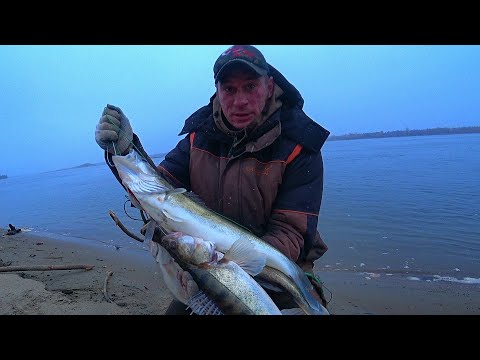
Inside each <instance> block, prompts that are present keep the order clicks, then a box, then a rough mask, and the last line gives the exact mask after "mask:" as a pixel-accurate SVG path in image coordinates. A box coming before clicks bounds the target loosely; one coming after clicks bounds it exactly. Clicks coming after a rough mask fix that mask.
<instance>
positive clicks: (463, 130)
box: [328, 126, 480, 141]
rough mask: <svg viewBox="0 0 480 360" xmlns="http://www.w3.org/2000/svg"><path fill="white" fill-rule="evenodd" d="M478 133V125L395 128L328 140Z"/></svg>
mask: <svg viewBox="0 0 480 360" xmlns="http://www.w3.org/2000/svg"><path fill="white" fill-rule="evenodd" d="M476 133H480V126H467V127H458V128H433V129H423V130H410V129H405V130H395V131H377V132H371V133H362V134H357V133H353V134H346V135H331V136H330V137H329V138H328V140H330V141H338V140H357V139H378V138H388V137H405V136H428V135H454V134H476Z"/></svg>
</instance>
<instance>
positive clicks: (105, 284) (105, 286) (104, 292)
mask: <svg viewBox="0 0 480 360" xmlns="http://www.w3.org/2000/svg"><path fill="white" fill-rule="evenodd" d="M112 275H113V272H112V271H108V272H107V277H106V278H105V281H104V282H103V296H105V299H107V301H108V302H111V303H112V304H114V302H113V300H112V299H110V297H109V296H108V293H107V284H108V279H110V276H112Z"/></svg>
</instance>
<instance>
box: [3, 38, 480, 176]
mask: <svg viewBox="0 0 480 360" xmlns="http://www.w3.org/2000/svg"><path fill="white" fill-rule="evenodd" d="M256 46H257V47H258V48H259V49H260V50H261V51H262V52H263V54H264V55H265V57H266V59H267V61H268V62H269V63H271V64H272V65H273V66H275V67H276V68H277V69H278V70H280V71H281V72H282V73H283V74H284V75H285V77H286V78H287V79H288V80H289V81H290V82H292V83H293V84H294V85H295V87H297V89H298V90H299V91H300V93H301V94H302V96H303V98H304V99H305V106H304V110H305V112H306V113H307V114H308V115H309V116H310V117H312V118H313V119H314V120H315V121H317V122H318V123H320V124H321V125H323V126H324V127H325V128H327V129H328V130H330V132H331V133H332V134H334V135H341V134H346V133H354V132H357V133H358V132H372V131H380V130H384V131H388V130H401V129H405V128H409V129H424V128H432V127H458V126H473V125H477V126H478V125H480V66H479V64H480V46H476V45H475V46H473V45H467V46H460V45H452V46H447V45H435V46H424V45H411V46H403V45H401V46H400V45H391V46H390V45H372V46H365V45H348V46H343V45H342V46H337V45H328V46H327V45H325V46H323V45H322V46H320V45H319V46H313V45H306V46H303V45H302V46H300V45H275V46H273V45H268V46H263V45H256ZM228 47H229V45H195V46H187V45H182V46H165V45H158V46H141V45H131V46H127V45H118V46H104V45H95V46H84V45H69V46H63V45H53V46H43V45H36V46H27V45H22V46H13V45H0V94H1V97H0V125H1V127H0V129H1V130H2V134H3V136H2V144H3V151H2V154H1V155H0V174H2V173H7V174H8V175H11V176H14V175H22V174H29V173H36V172H42V171H49V170H55V169H59V168H64V167H71V166H76V165H80V164H83V163H86V162H91V163H96V162H101V161H103V154H102V150H101V149H100V148H99V147H98V146H97V144H96V143H95V139H94V131H95V126H96V124H97V122H98V119H99V117H100V115H101V112H102V110H103V107H104V106H105V105H106V104H107V103H111V104H114V105H116V106H119V107H121V108H122V109H123V111H124V113H125V114H126V115H127V116H128V117H129V119H130V121H131V124H132V127H133V129H134V131H135V132H136V133H137V134H138V135H139V136H140V139H141V140H142V143H143V144H144V147H145V149H146V150H147V152H149V153H151V154H153V153H159V152H167V151H169V150H170V149H171V148H173V147H174V146H175V145H176V144H177V142H178V141H179V140H180V139H181V138H180V137H178V136H177V135H178V133H179V132H180V130H181V128H182V126H183V123H184V121H185V119H186V118H187V117H188V116H189V115H190V114H191V113H193V112H194V111H195V110H196V109H197V108H199V107H200V106H203V105H206V104H207V103H208V100H209V98H210V96H211V95H212V94H213V93H214V91H215V87H214V82H213V70H212V68H213V63H214V62H215V60H216V58H217V57H218V56H219V55H220V53H222V52H223V51H224V50H225V49H226V48H228Z"/></svg>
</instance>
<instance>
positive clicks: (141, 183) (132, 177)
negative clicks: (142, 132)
mask: <svg viewBox="0 0 480 360" xmlns="http://www.w3.org/2000/svg"><path fill="white" fill-rule="evenodd" d="M112 161H113V163H114V164H115V168H116V170H117V172H118V176H119V177H120V179H121V181H122V185H123V186H124V187H125V189H126V190H127V192H128V195H129V196H130V199H132V198H135V196H138V195H139V194H143V195H148V194H151V193H162V192H165V191H167V190H170V188H168V186H167V185H166V184H163V183H162V182H161V181H159V174H158V173H157V172H156V170H155V169H154V168H153V167H152V166H150V164H149V163H148V162H147V161H146V160H145V159H144V158H143V157H142V156H141V155H140V154H139V153H137V152H136V151H135V150H133V149H132V150H130V152H129V153H128V154H127V155H124V156H120V155H114V156H112ZM135 200H136V199H135ZM132 202H134V204H135V201H134V199H132ZM137 203H138V201H137ZM135 205H136V204H135Z"/></svg>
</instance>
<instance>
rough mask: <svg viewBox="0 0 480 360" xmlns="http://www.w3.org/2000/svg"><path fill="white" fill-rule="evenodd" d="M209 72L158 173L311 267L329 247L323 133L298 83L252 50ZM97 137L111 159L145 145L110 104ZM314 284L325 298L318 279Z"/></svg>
mask: <svg viewBox="0 0 480 360" xmlns="http://www.w3.org/2000/svg"><path fill="white" fill-rule="evenodd" d="M213 73H214V80H215V87H216V92H215V94H214V95H213V96H212V97H211V98H210V102H209V104H208V105H206V106H204V107H202V108H200V109H198V110H197V111H196V112H194V113H193V114H192V115H191V116H190V117H189V118H188V119H187V120H186V121H185V125H184V127H183V129H182V131H181V132H180V134H179V135H185V137H184V138H183V139H182V140H181V141H180V142H179V143H178V144H177V146H176V147H175V148H174V149H173V150H172V151H170V152H169V153H168V154H167V155H166V156H165V159H164V160H163V161H162V162H161V163H160V165H159V166H158V170H159V171H160V172H161V173H162V174H164V175H165V177H166V179H167V180H168V181H169V182H171V183H172V185H174V186H176V187H182V188H186V189H187V190H191V191H193V192H194V193H196V194H197V195H199V196H200V198H201V199H202V200H203V201H204V202H205V204H206V205H207V206H208V207H210V208H211V209H213V210H215V211H217V212H219V213H221V214H223V215H225V216H226V217H228V218H230V219H231V220H233V221H235V222H237V223H240V224H241V225H243V226H245V227H247V228H248V229H250V230H251V231H252V232H253V233H254V234H255V235H257V236H259V237H261V238H262V239H263V240H265V241H266V242H268V243H270V244H271V245H273V246H275V247H276V248H277V249H279V250H280V251H282V252H283V253H284V254H285V255H286V256H287V257H289V258H290V259H291V260H293V261H295V262H297V263H298V264H299V265H300V266H301V267H302V268H303V269H304V271H306V272H307V273H309V274H312V273H313V262H314V261H315V260H316V259H318V258H319V257H320V256H322V255H323V254H324V253H325V251H326V250H327V246H326V245H325V243H324V242H323V241H322V239H321V238H320V235H319V233H318V231H317V225H318V216H319V211H320V205H321V200H322V192H323V160H322V155H321V147H322V146H323V144H324V143H325V141H326V139H327V137H328V135H329V132H328V131H327V130H326V129H324V128H323V127H321V126H320V125H318V124H317V123H315V122H314V121H313V120H312V119H310V118H309V117H308V116H307V115H306V114H305V113H304V112H303V110H302V107H303V98H302V97H301V95H300V93H299V92H298V90H297V89H296V88H295V87H294V86H293V85H292V84H290V83H289V82H288V81H287V80H286V79H285V77H284V76H283V75H282V74H281V73H280V72H279V71H277V70H276V69H275V68H274V67H273V66H272V65H270V64H269V63H267V61H266V60H265V58H264V56H263V54H262V53H261V52H260V51H259V50H258V49H257V48H255V47H253V46H245V45H236V46H232V47H230V48H229V49H227V50H226V51H225V52H224V53H222V54H221V55H220V56H219V57H218V59H217V60H216V62H215V64H214V67H213ZM119 129H120V131H119ZM95 139H96V141H97V143H98V144H99V145H100V147H102V148H103V149H104V150H106V152H105V157H106V160H107V163H108V164H109V166H111V165H110V164H111V161H108V160H109V157H111V154H113V153H115V152H116V153H122V154H124V153H127V152H128V150H129V149H130V147H131V144H132V143H133V144H135V146H136V147H137V148H138V149H141V150H142V151H143V148H142V147H141V144H140V141H139V139H138V137H137V136H136V135H135V134H133V131H132V128H131V126H130V123H129V121H128V119H127V117H126V116H125V115H124V114H123V112H122V111H121V110H120V109H119V108H117V107H115V106H112V105H107V107H106V108H105V110H104V112H103V114H102V117H101V118H100V121H99V123H98V125H97V128H96V133H95ZM111 168H112V171H113V172H114V174H116V171H115V169H114V168H113V167H112V166H111ZM116 176H117V178H118V175H117V174H116ZM311 281H312V283H313V284H314V285H315V288H316V289H317V290H318V292H319V293H320V295H321V297H322V299H323V300H324V299H325V298H324V297H323V292H322V290H321V285H320V284H319V283H318V282H317V281H316V280H314V279H312V280H311ZM269 294H270V295H271V297H272V299H273V300H274V301H275V302H276V303H277V305H278V306H279V308H280V309H283V308H291V307H296V305H294V304H292V300H291V299H290V298H289V297H288V296H287V295H285V293H280V295H279V294H278V293H274V292H269ZM324 305H326V304H325V301H324ZM180 313H187V312H186V311H185V305H183V304H181V303H180V302H178V301H174V302H172V304H171V305H170V307H169V309H168V310H167V312H166V314H180Z"/></svg>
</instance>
